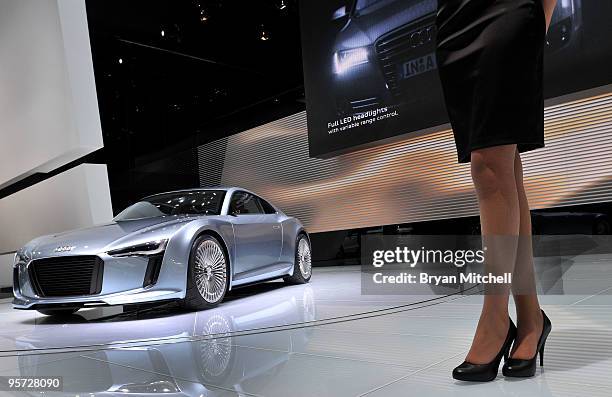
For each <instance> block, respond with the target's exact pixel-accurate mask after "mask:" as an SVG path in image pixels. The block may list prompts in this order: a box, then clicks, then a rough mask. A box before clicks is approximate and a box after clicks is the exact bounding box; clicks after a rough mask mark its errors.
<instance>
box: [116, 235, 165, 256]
mask: <svg viewBox="0 0 612 397" xmlns="http://www.w3.org/2000/svg"><path fill="white" fill-rule="evenodd" d="M167 244H168V240H167V239H164V240H156V241H149V242H146V243H142V244H136V245H130V246H128V247H124V248H118V249H114V250H111V251H108V252H107V254H108V255H110V256H115V257H124V256H151V255H157V254H160V253H162V252H164V250H165V249H166V245H167Z"/></svg>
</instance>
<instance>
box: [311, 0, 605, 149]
mask: <svg viewBox="0 0 612 397" xmlns="http://www.w3.org/2000/svg"><path fill="white" fill-rule="evenodd" d="M587 3H588V4H587ZM605 3H606V4H604V2H597V4H595V2H584V1H583V0H559V1H558V2H557V6H556V9H555V11H554V14H553V17H552V21H551V24H550V27H549V31H548V37H547V41H546V50H545V62H544V64H545V69H544V75H545V96H546V98H547V99H548V98H552V97H558V96H560V95H565V94H568V93H573V92H576V91H581V90H586V89H589V88H593V87H597V86H600V85H602V84H609V83H610V81H612V76H611V72H610V71H609V70H608V69H609V68H605V67H603V65H606V64H609V61H610V58H611V56H610V54H611V53H612V51H610V48H608V47H609V46H610V45H609V40H607V39H606V37H608V36H609V35H610V34H612V31H611V30H612V28H610V24H609V23H608V21H607V20H606V19H605V18H603V17H602V15H610V14H609V12H611V11H612V3H610V2H605ZM587 7H588V8H587ZM436 10H437V1H436V0H344V1H342V0H336V1H322V0H318V1H309V2H302V3H301V13H300V15H301V19H302V47H303V54H304V55H303V56H304V77H305V86H306V100H307V114H308V128H309V148H310V155H311V156H314V157H330V156H333V155H336V154H342V153H346V152H348V151H351V150H355V149H357V148H363V147H365V146H366V145H368V146H369V145H371V144H372V143H374V142H377V141H383V140H386V139H388V138H393V137H396V136H399V135H405V134H414V133H427V132H429V131H433V130H439V129H440V128H442V126H444V125H446V123H448V115H447V112H446V109H445V107H444V100H443V93H442V89H441V84H440V82H439V77H438V65H437V61H436V56H435V48H436ZM542 22H544V21H542ZM542 28H544V24H542Z"/></svg>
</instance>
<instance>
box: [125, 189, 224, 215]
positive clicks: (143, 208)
mask: <svg viewBox="0 0 612 397" xmlns="http://www.w3.org/2000/svg"><path fill="white" fill-rule="evenodd" d="M224 197H225V192H224V191H223V190H196V191H186V192H174V193H163V194H156V195H154V196H149V197H146V198H144V199H142V200H140V201H139V202H137V203H136V204H133V205H131V206H129V207H128V208H126V209H125V210H123V211H121V213H120V214H119V215H117V216H116V217H115V219H114V220H115V221H127V220H133V219H143V218H155V217H159V216H168V215H219V214H220V213H221V206H222V205H223V198H224Z"/></svg>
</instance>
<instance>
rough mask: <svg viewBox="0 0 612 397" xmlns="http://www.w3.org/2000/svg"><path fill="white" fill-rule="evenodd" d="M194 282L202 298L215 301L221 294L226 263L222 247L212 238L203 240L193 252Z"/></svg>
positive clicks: (211, 301) (224, 283)
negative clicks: (194, 252)
mask: <svg viewBox="0 0 612 397" xmlns="http://www.w3.org/2000/svg"><path fill="white" fill-rule="evenodd" d="M194 263H195V266H194V270H195V272H194V273H195V282H196V286H197V287H198V291H199V292H200V295H202V298H204V300H205V301H206V302H208V303H215V302H217V301H218V300H219V299H221V297H222V296H223V293H224V292H225V285H226V281H227V264H226V262H225V255H224V254H223V248H221V246H220V245H219V244H217V243H216V242H215V241H213V240H204V241H202V243H201V244H200V245H199V246H198V248H197V250H196V254H195V261H194Z"/></svg>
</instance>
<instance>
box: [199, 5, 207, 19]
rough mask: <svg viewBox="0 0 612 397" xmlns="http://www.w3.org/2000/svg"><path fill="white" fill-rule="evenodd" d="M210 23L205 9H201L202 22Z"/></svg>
mask: <svg viewBox="0 0 612 397" xmlns="http://www.w3.org/2000/svg"><path fill="white" fill-rule="evenodd" d="M206 21H208V13H207V12H206V10H205V9H203V8H202V9H201V10H200V22H206Z"/></svg>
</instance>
